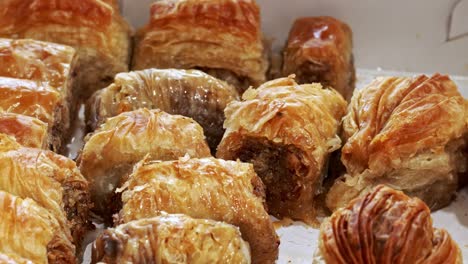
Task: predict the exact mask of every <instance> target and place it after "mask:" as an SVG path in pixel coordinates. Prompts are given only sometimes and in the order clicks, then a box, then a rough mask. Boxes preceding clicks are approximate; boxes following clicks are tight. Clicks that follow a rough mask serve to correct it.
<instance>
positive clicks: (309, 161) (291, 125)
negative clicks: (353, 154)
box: [217, 77, 346, 223]
mask: <svg viewBox="0 0 468 264" xmlns="http://www.w3.org/2000/svg"><path fill="white" fill-rule="evenodd" d="M345 111H346V101H345V100H344V99H343V98H342V97H341V96H340V95H339V94H338V92H336V91H334V90H333V89H323V88H322V86H321V85H320V84H307V85H298V84H297V83H296V82H295V81H294V79H293V78H292V77H289V78H283V79H277V80H274V81H270V82H268V83H265V84H264V85H262V86H260V87H259V88H258V89H249V90H247V91H246V92H245V93H244V95H243V101H242V102H232V103H231V104H229V105H228V107H227V108H226V110H225V115H226V121H225V123H224V126H225V128H226V133H225V134H224V137H223V139H222V141H221V143H220V145H219V146H218V152H217V157H219V158H223V159H230V160H235V159H238V158H239V159H240V160H242V161H246V162H251V163H253V164H254V167H255V170H256V172H257V173H258V174H259V176H260V177H261V178H262V180H263V182H264V183H265V185H266V187H267V202H268V208H269V213H270V214H273V215H275V216H279V217H291V218H294V219H300V220H304V221H306V222H308V223H312V222H314V220H315V217H316V215H315V209H314V208H315V205H314V197H315V196H316V195H317V194H318V193H319V192H320V187H321V181H322V177H323V174H324V173H325V171H326V161H327V157H328V155H329V153H331V152H332V151H333V150H336V149H337V148H339V147H340V144H341V141H340V139H339V138H338V136H337V135H336V133H337V131H338V125H339V123H340V120H341V117H342V116H343V115H344V114H345Z"/></svg>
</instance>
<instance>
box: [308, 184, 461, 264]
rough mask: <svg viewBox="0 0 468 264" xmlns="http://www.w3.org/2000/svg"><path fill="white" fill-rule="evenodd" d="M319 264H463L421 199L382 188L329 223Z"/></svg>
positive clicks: (322, 232) (322, 234)
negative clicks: (435, 226) (434, 224)
mask: <svg viewBox="0 0 468 264" xmlns="http://www.w3.org/2000/svg"><path fill="white" fill-rule="evenodd" d="M313 263H316V264H321V263H329V264H346V263H356V264H361V263H362V264H367V263H369V264H371V263H372V264H374V263H375V264H377V263H379V264H391V263H421V264H423V263H424V264H442V263H444V264H461V263H462V257H461V252H460V249H459V248H458V245H457V244H456V243H455V241H453V240H452V238H451V237H450V235H449V234H448V233H447V232H446V231H445V230H443V229H436V228H433V227H432V219H431V212H430V210H429V208H428V207H427V205H426V204H424V202H422V201H421V200H420V199H418V198H410V197H408V196H406V195H405V194H403V193H402V192H400V191H395V190H393V189H391V188H388V187H385V186H383V185H379V186H377V187H375V188H374V189H372V190H371V191H370V192H369V193H367V194H366V195H364V196H362V197H360V198H358V199H355V200H353V201H352V202H350V203H349V204H348V205H347V206H346V207H344V208H341V209H339V210H337V211H336V212H334V213H333V215H332V216H331V217H330V218H328V219H326V220H325V221H324V222H323V223H322V226H321V227H320V236H319V248H318V250H317V252H316V254H315V256H314V262H313Z"/></svg>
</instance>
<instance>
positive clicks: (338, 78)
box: [282, 17, 356, 100]
mask: <svg viewBox="0 0 468 264" xmlns="http://www.w3.org/2000/svg"><path fill="white" fill-rule="evenodd" d="M352 48H353V41H352V31H351V29H350V27H349V26H348V25H347V24H345V23H344V22H341V21H339V20H337V19H335V18H332V17H304V18H299V19H297V20H296V21H295V22H294V25H293V26H292V28H291V31H290V32H289V38H288V41H287V43H286V47H285V48H284V50H283V68H282V75H283V76H288V75H290V74H296V76H297V81H298V82H299V83H315V82H320V83H321V84H322V85H323V86H331V87H332V88H334V89H335V90H337V91H338V92H339V93H340V94H341V95H343V97H344V98H345V99H347V100H349V99H350V98H351V96H352V95H353V91H354V84H355V80H356V74H355V70H354V59H353V51H352Z"/></svg>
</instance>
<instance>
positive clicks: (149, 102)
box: [86, 69, 239, 151]
mask: <svg viewBox="0 0 468 264" xmlns="http://www.w3.org/2000/svg"><path fill="white" fill-rule="evenodd" d="M237 99H239V95H238V93H237V91H236V89H235V88H234V87H232V86H230V85H229V84H227V83H225V82H224V81H221V80H218V79H216V78H214V77H211V76H210V75H208V74H205V73H203V72H201V71H197V70H175V69H168V70H158V69H147V70H143V71H134V72H129V73H120V74H117V76H115V79H114V83H113V84H111V85H110V86H109V87H107V88H105V89H102V90H100V91H98V92H96V93H95V94H94V96H93V97H92V98H91V99H90V101H89V103H88V105H87V108H86V109H87V111H86V113H87V115H86V116H87V124H88V126H89V127H90V128H91V129H92V130H94V129H95V128H96V127H97V126H98V125H99V124H101V123H103V122H104V121H105V119H106V118H108V117H112V116H116V115H118V114H120V113H122V112H126V111H132V110H137V109H139V108H142V107H146V108H150V109H154V108H159V109H161V110H162V111H165V112H167V113H169V114H179V115H183V116H187V117H191V118H193V119H194V120H195V121H197V122H198V123H199V124H200V125H201V126H202V127H203V130H204V132H205V135H206V137H207V141H208V145H209V146H210V148H211V149H212V151H214V150H216V146H218V144H219V142H220V141H221V138H222V137H223V134H224V129H223V122H224V108H225V107H226V105H227V104H228V103H229V102H231V101H232V100H237Z"/></svg>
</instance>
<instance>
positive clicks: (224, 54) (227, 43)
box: [133, 0, 268, 93]
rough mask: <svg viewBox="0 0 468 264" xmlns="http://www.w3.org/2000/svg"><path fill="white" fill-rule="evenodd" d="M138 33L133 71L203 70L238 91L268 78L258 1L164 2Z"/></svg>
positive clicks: (154, 9)
mask: <svg viewBox="0 0 468 264" xmlns="http://www.w3.org/2000/svg"><path fill="white" fill-rule="evenodd" d="M150 15H151V17H150V21H149V23H148V24H147V25H146V26H145V27H143V28H142V29H141V30H139V32H138V33H137V36H136V48H135V52H134V56H133V69H135V70H140V69H147V68H152V67H155V68H162V69H164V68H179V69H199V70H202V71H205V72H206V73H208V74H210V75H212V76H214V77H217V78H219V79H222V80H225V81H227V82H228V83H230V84H232V85H233V86H235V87H236V88H237V89H238V90H239V92H240V93H242V92H243V91H245V90H246V89H247V88H248V87H249V86H251V85H252V86H258V85H260V84H261V83H262V82H264V81H265V79H266V76H265V75H266V71H267V69H268V62H267V59H266V58H267V55H266V53H267V52H266V49H265V48H264V45H263V40H262V32H261V30H260V9H259V7H258V6H257V4H256V2H255V1H254V0H203V1H199V0H175V1H174V0H164V1H157V2H155V3H154V4H153V5H152V6H151V14H150Z"/></svg>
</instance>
